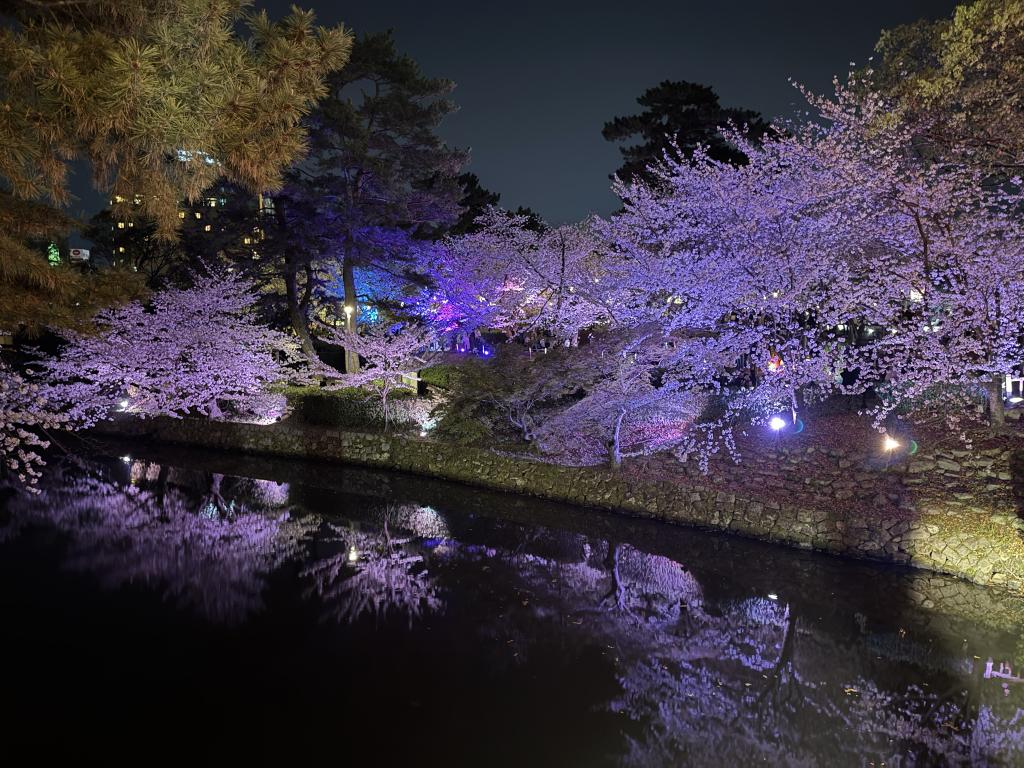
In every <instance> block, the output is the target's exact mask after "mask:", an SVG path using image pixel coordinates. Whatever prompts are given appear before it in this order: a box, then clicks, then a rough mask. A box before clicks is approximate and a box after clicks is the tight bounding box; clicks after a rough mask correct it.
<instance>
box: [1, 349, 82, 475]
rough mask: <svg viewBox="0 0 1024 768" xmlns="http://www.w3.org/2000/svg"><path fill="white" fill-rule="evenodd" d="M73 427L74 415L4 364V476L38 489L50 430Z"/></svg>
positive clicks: (2, 427)
mask: <svg viewBox="0 0 1024 768" xmlns="http://www.w3.org/2000/svg"><path fill="white" fill-rule="evenodd" d="M73 424H74V422H73V419H72V418H71V416H70V415H68V414H67V413H63V412H61V411H60V410H58V409H55V408H54V407H53V404H52V403H51V402H50V401H49V400H48V399H47V397H46V395H45V393H44V392H43V390H42V388H41V387H40V386H39V385H38V384H36V383H34V382H31V381H29V380H27V379H26V378H25V377H23V376H22V375H21V374H19V373H18V372H17V371H15V370H13V369H11V368H10V367H8V366H7V364H6V363H4V361H3V360H0V474H9V475H11V476H13V477H15V478H17V480H18V481H19V482H20V483H23V484H27V485H29V486H32V485H35V483H36V482H37V481H38V479H39V476H40V471H39V470H40V468H41V467H42V466H43V465H44V464H45V462H44V461H43V457H42V456H41V455H40V453H38V451H44V450H46V449H47V448H48V447H49V446H50V441H49V440H47V439H46V437H45V432H46V430H50V429H67V428H68V427H70V426H73Z"/></svg>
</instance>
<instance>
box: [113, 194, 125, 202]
mask: <svg viewBox="0 0 1024 768" xmlns="http://www.w3.org/2000/svg"><path fill="white" fill-rule="evenodd" d="M114 202H115V203H123V202H124V198H123V197H121V196H120V195H114Z"/></svg>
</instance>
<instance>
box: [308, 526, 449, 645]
mask: <svg viewBox="0 0 1024 768" xmlns="http://www.w3.org/2000/svg"><path fill="white" fill-rule="evenodd" d="M331 529H332V531H333V533H334V536H333V541H334V542H336V543H337V544H340V545H341V547H342V549H341V551H340V552H339V553H338V554H336V555H334V556H333V557H329V558H326V559H324V560H320V561H318V562H316V563H314V564H313V565H311V566H309V567H308V568H306V569H305V570H304V571H303V576H305V577H308V578H310V579H311V580H312V582H313V591H314V592H315V593H316V594H317V595H318V596H319V598H320V600H321V602H323V604H324V606H325V611H326V614H325V615H326V616H327V617H329V618H332V619H334V620H335V621H338V622H349V623H352V622H355V621H357V620H359V619H360V618H361V617H363V616H373V617H374V618H375V619H378V620H379V619H383V618H386V617H388V616H392V615H394V616H399V617H403V616H404V617H407V618H408V620H409V625H410V626H411V625H412V623H413V621H415V620H416V619H419V618H420V617H422V616H423V615H424V614H426V613H431V612H434V611H439V610H440V609H441V608H442V607H443V605H444V603H443V602H442V600H441V598H440V597H439V596H438V589H437V586H436V584H435V583H434V579H433V577H432V576H431V575H430V574H429V573H428V572H427V568H426V564H425V562H424V558H423V555H422V554H419V553H418V552H417V551H416V547H415V546H414V545H413V540H412V539H411V538H407V537H395V536H392V535H391V534H390V532H389V530H388V526H387V523H386V522H385V524H384V526H383V528H382V530H381V531H380V532H377V531H368V530H357V529H356V528H354V527H342V526H338V525H333V524H332V525H331Z"/></svg>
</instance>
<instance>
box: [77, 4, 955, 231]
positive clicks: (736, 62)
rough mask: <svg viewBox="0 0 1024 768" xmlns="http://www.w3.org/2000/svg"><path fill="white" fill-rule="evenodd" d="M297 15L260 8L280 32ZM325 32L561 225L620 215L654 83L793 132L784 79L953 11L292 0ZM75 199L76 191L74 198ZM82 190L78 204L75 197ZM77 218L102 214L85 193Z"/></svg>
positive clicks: (491, 175) (859, 54) (859, 58)
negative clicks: (422, 101)
mask: <svg viewBox="0 0 1024 768" xmlns="http://www.w3.org/2000/svg"><path fill="white" fill-rule="evenodd" d="M291 3H292V0H257V3H256V4H257V6H258V7H265V8H267V10H268V11H269V12H270V14H271V16H273V17H275V18H279V17H280V16H281V15H283V14H284V13H285V12H286V11H287V8H288V7H289V6H290V5H291ZM298 4H299V5H301V6H305V7H313V8H315V9H317V13H318V20H319V21H320V23H323V24H334V23H337V22H339V21H341V22H344V23H345V25H346V26H348V27H349V28H350V29H352V30H353V31H355V32H357V33H358V32H375V31H381V30H385V29H392V30H394V33H395V38H396V41H397V43H398V47H399V50H401V51H403V52H405V53H408V54H409V55H411V56H412V57H413V58H414V59H416V61H418V62H419V63H420V65H421V67H422V68H423V70H424V72H425V73H426V74H427V75H431V76H439V77H447V78H449V79H451V80H454V81H455V82H456V83H457V84H458V87H457V88H456V90H455V94H454V99H455V100H456V102H457V103H458V104H459V105H460V111H459V112H458V113H457V114H455V115H453V116H452V117H450V118H449V119H448V120H447V121H446V122H445V124H444V126H443V128H442V134H443V136H444V137H445V139H446V140H447V141H448V142H449V143H450V144H452V145H455V146H459V147H469V148H471V149H472V162H471V165H470V167H469V170H471V171H473V172H474V173H476V174H477V175H478V176H479V177H480V180H481V183H482V184H483V185H484V186H485V187H487V188H489V189H491V190H493V191H495V192H499V193H501V204H502V205H503V206H506V207H511V208H514V207H516V206H518V205H524V206H529V207H531V208H533V209H534V210H536V211H538V212H540V213H541V214H542V215H543V216H544V217H546V218H547V219H549V220H550V221H552V222H555V223H561V222H564V221H571V220H576V219H580V218H583V217H584V216H586V215H587V214H588V213H599V214H607V213H609V212H611V211H612V210H614V208H615V207H616V200H615V198H614V197H613V195H612V194H611V192H610V191H609V182H608V175H609V174H610V173H612V172H614V171H615V169H616V168H618V166H619V155H618V150H617V149H616V145H613V144H611V143H609V142H606V141H605V140H604V139H603V138H602V137H601V127H602V126H603V125H604V123H605V121H606V120H609V119H610V118H612V117H614V116H616V115H623V114H631V113H632V112H633V111H635V107H636V104H635V99H636V97H637V96H639V95H640V94H641V93H642V92H643V91H644V90H645V89H646V88H648V87H650V86H652V85H655V84H657V83H658V82H660V81H662V80H691V81H695V82H699V83H704V84H706V85H710V86H712V87H713V88H714V89H715V90H716V91H717V92H718V94H719V95H720V96H721V99H722V103H723V105H725V106H735V107H746V108H750V109H756V110H759V111H760V112H762V113H763V114H765V115H766V116H769V117H791V116H793V115H794V114H795V112H796V110H798V109H802V105H801V103H800V97H799V94H798V93H797V92H796V91H795V90H794V89H793V87H792V86H791V85H790V84H789V82H788V81H789V79H790V78H792V79H794V80H797V81H799V82H802V83H804V84H806V85H808V86H809V87H811V88H812V89H814V90H816V91H825V90H828V89H830V88H831V80H832V76H833V75H834V74H837V73H838V74H840V75H845V73H846V72H847V71H848V70H849V69H850V62H857V63H858V64H861V63H864V62H866V60H867V58H868V57H869V56H870V55H871V54H872V49H873V47H874V44H875V42H876V40H877V39H878V35H879V32H880V30H882V29H883V28H886V27H892V26H896V25H898V24H903V23H906V22H910V21H913V20H915V19H918V18H922V17H928V18H939V17H942V16H948V15H949V14H950V13H951V12H952V10H953V7H954V6H955V4H956V3H955V0H852V1H851V0H846V1H845V2H837V1H836V0H783V2H760V1H759V0H731V2H674V3H668V2H646V1H645V0H628V1H627V0H620V2H614V3H613V2H606V1H605V0H588V1H586V2H583V1H578V0H570V1H565V0H548V2H531V1H527V2H522V1H521V2H515V3H495V2H482V1H481V0H476V1H475V2H471V1H470V0H432V1H430V2H428V1H426V0H376V1H369V2H367V1H366V0H362V1H360V0H352V1H351V2H346V3H334V2H327V0H298ZM76 186H78V184H76ZM82 192H84V190H79V194H82ZM82 197H83V199H82V204H83V206H84V207H86V208H92V207H94V205H96V204H97V203H99V204H101V202H100V200H99V198H98V197H97V196H95V195H92V194H88V193H86V194H85V195H83V196H82Z"/></svg>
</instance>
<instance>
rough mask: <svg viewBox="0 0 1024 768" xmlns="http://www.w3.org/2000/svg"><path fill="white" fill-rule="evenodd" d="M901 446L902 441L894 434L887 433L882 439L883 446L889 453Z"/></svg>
mask: <svg viewBox="0 0 1024 768" xmlns="http://www.w3.org/2000/svg"><path fill="white" fill-rule="evenodd" d="M899 447H900V441H899V440H897V439H895V438H894V437H892V435H886V436H885V437H884V438H883V440H882V448H883V449H884V450H885V451H886V452H887V453H888V452H892V451H895V450H896V449H897V448H899Z"/></svg>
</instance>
